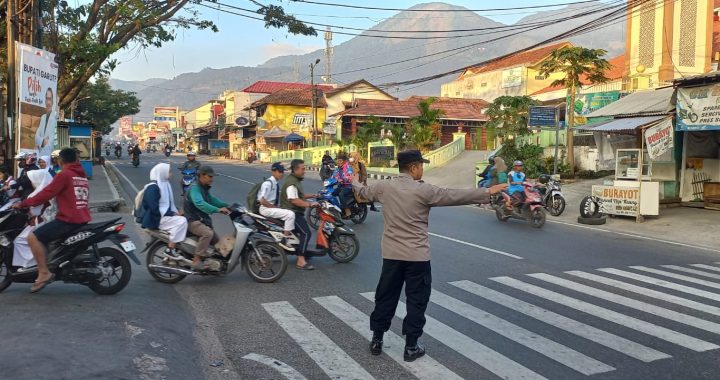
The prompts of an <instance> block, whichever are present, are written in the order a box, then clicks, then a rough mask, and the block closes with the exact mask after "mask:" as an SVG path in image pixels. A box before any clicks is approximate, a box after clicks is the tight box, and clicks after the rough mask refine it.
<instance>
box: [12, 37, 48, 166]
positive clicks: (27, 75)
mask: <svg viewBox="0 0 720 380" xmlns="http://www.w3.org/2000/svg"><path fill="white" fill-rule="evenodd" d="M17 52H18V56H19V59H20V70H18V71H19V78H18V86H17V87H18V97H19V103H20V104H19V113H18V128H17V136H16V139H17V140H16V141H17V148H18V151H20V152H33V153H37V154H38V156H49V155H50V154H51V153H52V151H53V150H55V149H56V146H55V144H56V141H57V100H58V96H57V83H58V64H57V63H56V62H55V54H53V53H50V52H48V51H46V50H42V49H37V48H34V47H32V46H30V45H25V44H22V43H17Z"/></svg>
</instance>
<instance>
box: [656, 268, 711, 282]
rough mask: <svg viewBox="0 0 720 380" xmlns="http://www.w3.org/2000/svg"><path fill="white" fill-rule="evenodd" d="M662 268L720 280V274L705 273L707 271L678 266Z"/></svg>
mask: <svg viewBox="0 0 720 380" xmlns="http://www.w3.org/2000/svg"><path fill="white" fill-rule="evenodd" d="M661 267H663V268H668V269H675V270H676V271H680V272H685V273H690V274H695V275H698V276H703V277H708V278H714V279H716V280H720V274H717V273H710V272H705V271H701V270H697V269H691V268H684V267H681V266H677V265H661Z"/></svg>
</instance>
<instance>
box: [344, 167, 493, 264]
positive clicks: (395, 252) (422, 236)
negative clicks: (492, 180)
mask: <svg viewBox="0 0 720 380" xmlns="http://www.w3.org/2000/svg"><path fill="white" fill-rule="evenodd" d="M353 189H354V190H355V192H356V193H357V194H358V195H359V196H360V197H362V198H365V199H367V200H369V201H372V202H380V203H382V205H383V217H384V218H385V231H384V232H383V238H382V255H383V258H385V259H390V260H402V261H430V243H429V240H428V217H429V215H430V208H431V207H435V206H458V205H465V204H475V203H488V202H489V201H490V193H489V192H488V190H487V189H462V190H453V189H443V188H440V187H437V186H434V185H431V184H429V183H425V182H423V181H415V180H413V179H412V177H410V176H409V175H408V174H404V173H401V174H400V176H399V177H397V178H394V179H391V180H382V181H377V182H374V183H372V184H371V185H369V186H365V185H363V184H361V183H359V182H357V181H353Z"/></svg>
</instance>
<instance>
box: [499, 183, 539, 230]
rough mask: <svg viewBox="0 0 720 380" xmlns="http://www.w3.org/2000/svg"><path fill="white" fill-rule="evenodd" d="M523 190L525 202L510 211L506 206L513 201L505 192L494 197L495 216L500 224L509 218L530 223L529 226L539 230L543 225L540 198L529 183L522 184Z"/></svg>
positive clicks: (514, 206)
mask: <svg viewBox="0 0 720 380" xmlns="http://www.w3.org/2000/svg"><path fill="white" fill-rule="evenodd" d="M523 189H524V191H525V200H524V201H523V202H522V203H520V204H519V205H513V207H512V209H509V208H508V206H507V203H508V202H510V203H512V201H513V199H512V197H511V196H510V195H509V194H508V193H507V192H505V191H503V192H502V193H501V195H502V196H499V197H494V199H493V208H494V209H495V216H496V217H497V219H498V220H499V221H501V222H506V221H507V220H508V219H510V218H513V219H522V220H527V221H528V222H530V225H532V226H533V227H535V228H541V227H542V226H543V225H544V224H545V205H544V203H543V200H542V197H541V196H540V193H539V192H538V191H537V189H536V188H535V186H534V185H532V184H530V183H524V184H523Z"/></svg>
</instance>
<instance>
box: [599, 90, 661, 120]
mask: <svg viewBox="0 0 720 380" xmlns="http://www.w3.org/2000/svg"><path fill="white" fill-rule="evenodd" d="M674 94H675V89H674V88H672V87H668V88H662V89H659V90H655V91H641V92H635V93H632V94H630V95H628V96H626V97H624V98H622V99H620V100H618V101H616V102H613V103H610V104H608V105H607V106H605V107H603V108H600V109H599V110H597V111H594V112H591V113H590V114H589V115H587V117H616V116H650V115H667V114H668V113H669V112H671V111H673V110H674V109H675V100H674V99H673V96H674Z"/></svg>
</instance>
